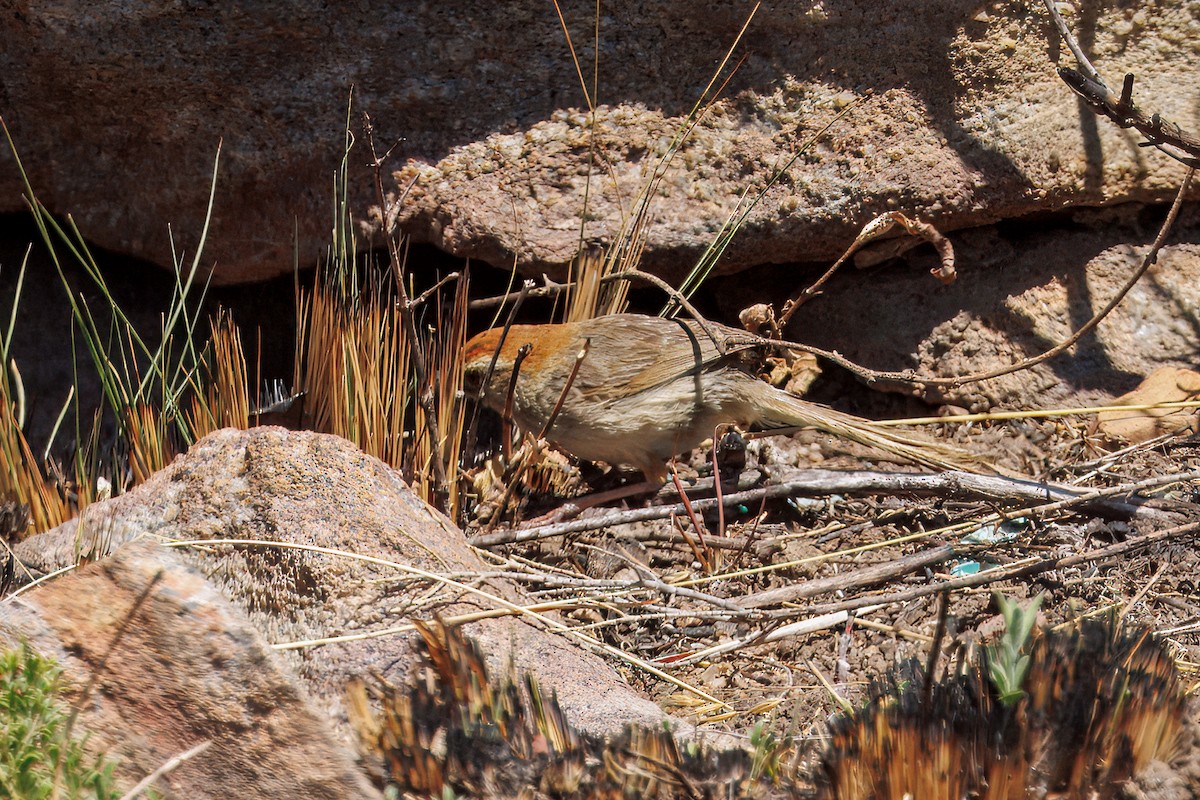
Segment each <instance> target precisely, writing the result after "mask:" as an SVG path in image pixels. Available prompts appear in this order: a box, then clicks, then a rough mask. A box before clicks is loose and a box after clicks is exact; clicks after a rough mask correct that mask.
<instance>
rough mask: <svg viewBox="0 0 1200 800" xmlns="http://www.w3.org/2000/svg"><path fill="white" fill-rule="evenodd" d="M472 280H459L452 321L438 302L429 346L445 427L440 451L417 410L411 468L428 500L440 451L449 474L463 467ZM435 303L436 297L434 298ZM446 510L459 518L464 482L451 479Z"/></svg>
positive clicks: (434, 488)
mask: <svg viewBox="0 0 1200 800" xmlns="http://www.w3.org/2000/svg"><path fill="white" fill-rule="evenodd" d="M467 294H468V291H467V279H466V278H465V277H464V278H462V279H460V280H459V281H458V288H457V289H456V290H455V292H454V304H453V306H452V307H451V309H450V313H449V319H446V312H445V310H444V309H443V308H442V305H441V304H440V303H436V312H435V313H436V323H435V325H434V327H433V332H432V335H431V336H430V339H429V342H428V344H427V345H426V354H427V355H426V363H427V364H429V365H430V379H431V380H432V382H433V396H434V402H435V403H436V412H437V417H438V423H439V425H440V430H441V435H442V442H441V447H439V448H434V447H432V446H431V443H430V441H429V436H428V435H427V430H428V428H426V426H425V411H424V409H422V408H421V406H420V405H419V404H417V405H416V407H415V409H414V410H415V412H416V422H415V424H414V428H413V430H414V431H415V436H414V446H413V453H412V462H411V463H412V464H413V465H414V466H415V469H414V471H413V472H414V474H413V483H414V486H415V487H416V488H417V491H418V492H420V494H421V496H422V497H424V498H425V499H426V500H430V499H432V498H433V497H434V494H435V493H436V492H437V490H438V487H437V486H436V484H435V482H434V479H433V476H434V474H435V473H434V470H433V468H432V459H433V458H435V457H437V455H438V454H439V453H440V454H441V457H442V458H444V459H445V465H446V468H447V473H448V474H449V475H451V476H453V474H454V472H455V471H456V469H457V465H458V463H459V458H460V456H461V450H462V443H463V429H464V428H465V427H466V408H465V405H464V403H463V398H462V388H463V360H462V352H463V346H464V345H465V344H466V341H467V300H468V296H467ZM435 302H436V298H435ZM446 492H447V495H446V503H445V506H444V510H445V512H446V513H447V514H448V515H449V516H450V518H451V519H457V518H458V511H459V482H458V481H457V480H455V479H453V477H451V479H450V480H449V481H447V487H446Z"/></svg>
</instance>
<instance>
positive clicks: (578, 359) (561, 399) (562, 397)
mask: <svg viewBox="0 0 1200 800" xmlns="http://www.w3.org/2000/svg"><path fill="white" fill-rule="evenodd" d="M591 349H592V340H591V338H590V337H589V338H585V339H584V340H583V344H582V345H581V346H580V348H579V352H578V353H576V354H575V363H574V364H572V365H571V374H570V375H568V376H567V380H566V381H565V382H564V383H563V387H562V391H561V392H559V393H558V402H556V403H555V404H554V408H553V410H551V411H550V416H548V417H546V424H545V425H543V426H542V432H541V433H539V434H538V438H539V439H545V438H546V434H547V433H549V432H550V429H551V428H552V427H554V420H556V419H558V414H559V412H560V411H562V407H563V403H565V402H566V401H567V393H568V392H569V391H571V386H573V385H574V384H575V378H576V377H578V375H579V368H580V367H581V366H582V365H583V360H584V359H585V358H587V355H588V352H589V351H590V350H591Z"/></svg>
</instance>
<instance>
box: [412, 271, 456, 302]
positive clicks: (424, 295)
mask: <svg viewBox="0 0 1200 800" xmlns="http://www.w3.org/2000/svg"><path fill="white" fill-rule="evenodd" d="M460 277H461V275H460V274H459V273H457V272H451V273H450V274H449V275H447V276H446V277H444V278H442V279H441V280H440V281H438V282H437V283H435V284H434V285H433V286H430V287H429V288H428V289H426V290H425V291H423V292H421V293H420V294H419V295H417V297H416V298H415V299H414V300H413V301H412V307H413V308H416V307H417V306H419V305H421V304H422V303H424V302H426V301H427V300H428V299H429V298H430V297H432V296H433V295H435V294H437V291H438V290H439V289H441V288H442V287H443V286H445V285H446V284H447V283H449V282H450V281H456V280H458V279H459V278H460Z"/></svg>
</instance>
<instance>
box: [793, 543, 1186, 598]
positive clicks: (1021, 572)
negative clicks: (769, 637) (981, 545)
mask: <svg viewBox="0 0 1200 800" xmlns="http://www.w3.org/2000/svg"><path fill="white" fill-rule="evenodd" d="M1197 532H1200V522H1189V523H1187V524H1186V525H1177V526H1175V527H1171V528H1166V529H1164V530H1161V531H1156V532H1154V533H1148V534H1145V535H1143V536H1133V537H1130V538H1129V539H1126V540H1125V541H1123V542H1117V543H1116V544H1112V545H1109V546H1108V547H1101V548H1098V549H1096V550H1090V551H1088V552H1086V553H1076V554H1073V555H1069V556H1056V557H1052V558H1044V559H1038V560H1036V561H1033V562H1027V563H1023V564H1014V565H1012V566H1009V567H998V568H996V569H990V570H987V571H985V572H979V573H976V574H974V575H966V576H964V577H961V578H952V579H951V580H946V581H938V582H936V583H932V584H929V585H928V586H919V587H916V588H913V589H906V590H904V591H900V592H892V593H891V594H884V595H864V596H862V597H855V598H853V599H850V600H843V601H840V602H836V603H822V604H819V605H815V606H810V607H808V608H806V609H804V610H803V612H802V613H804V614H806V615H813V616H816V615H820V614H832V613H834V612H837V611H852V610H854V609H857V608H863V607H866V606H874V605H895V604H898V603H909V602H912V601H913V600H916V599H918V598H921V597H927V596H929V595H931V594H937V593H938V592H947V591H957V590H959V589H968V588H971V587H974V586H986V585H987V584H989V583H996V582H997V581H1002V580H1008V579H1010V578H1027V577H1030V576H1033V575H1040V574H1042V573H1044V572H1049V571H1051V570H1056V569H1067V568H1069V567H1074V566H1078V565H1080V564H1087V563H1089V562H1092V561H1103V560H1106V559H1110V558H1115V557H1116V556H1123V555H1127V554H1129V553H1132V552H1135V551H1138V550H1142V549H1144V548H1147V547H1150V546H1152V545H1156V544H1162V543H1164V542H1169V541H1173V540H1175V539H1180V538H1183V537H1185V536H1190V535H1193V534H1195V533H1197ZM769 613H772V615H773V616H775V617H776V618H778V619H788V618H793V617H795V616H797V612H796V611H793V610H787V611H778V612H769Z"/></svg>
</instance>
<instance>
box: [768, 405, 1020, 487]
mask: <svg viewBox="0 0 1200 800" xmlns="http://www.w3.org/2000/svg"><path fill="white" fill-rule="evenodd" d="M762 387H763V389H765V390H766V391H763V392H762V395H763V396H762V397H761V398H760V402H759V403H758V404H757V405H758V407H759V409H760V411H761V412H762V416H761V417H760V418H759V420H758V423H759V424H760V425H761V426H762V427H764V428H767V429H770V428H788V427H811V428H817V429H819V430H822V431H825V432H826V433H831V434H833V435H834V436H840V437H842V438H844V439H849V440H851V441H853V442H858V443H859V444H863V445H866V446H867V447H871V448H874V449H876V450H879V451H882V452H884V453H890V454H891V455H894V456H897V457H899V458H901V459H903V460H905V461H910V462H913V463H915V464H921V465H923V466H926V467H931V468H934V469H944V470H963V471H965V472H974V473H982V474H996V473H997V472H1000V471H1001V470H999V469H998V468H997V467H995V466H993V465H991V464H989V463H988V462H987V460H986V459H984V458H982V457H980V456H978V455H976V454H974V453H971V452H970V451H968V450H964V449H962V448H960V447H954V446H953V445H947V444H942V443H940V442H935V441H932V440H930V439H926V438H925V437H923V436H920V435H919V434H912V433H904V432H901V431H898V430H895V429H892V428H889V427H884V426H880V425H877V424H875V423H873V422H871V421H870V420H868V419H863V418H862V417H856V416H854V415H853V414H846V413H843V412H841V411H835V410H834V409H832V408H829V407H828V406H823V405H818V404H816V403H811V402H809V401H807V400H802V399H801V398H799V397H795V396H793V395H790V394H788V393H786V392H782V391H780V390H778V389H775V388H773V387H771V386H769V385H768V384H766V383H762Z"/></svg>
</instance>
